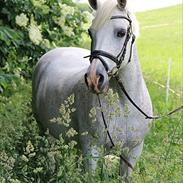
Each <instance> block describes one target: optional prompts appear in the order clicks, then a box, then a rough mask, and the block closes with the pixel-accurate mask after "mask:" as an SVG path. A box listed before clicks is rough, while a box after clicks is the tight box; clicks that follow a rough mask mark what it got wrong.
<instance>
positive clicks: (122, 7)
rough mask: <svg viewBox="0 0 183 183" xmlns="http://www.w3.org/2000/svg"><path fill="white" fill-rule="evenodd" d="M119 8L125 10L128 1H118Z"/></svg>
mask: <svg viewBox="0 0 183 183" xmlns="http://www.w3.org/2000/svg"><path fill="white" fill-rule="evenodd" d="M118 7H119V8H120V9H124V8H125V7H126V0H118Z"/></svg>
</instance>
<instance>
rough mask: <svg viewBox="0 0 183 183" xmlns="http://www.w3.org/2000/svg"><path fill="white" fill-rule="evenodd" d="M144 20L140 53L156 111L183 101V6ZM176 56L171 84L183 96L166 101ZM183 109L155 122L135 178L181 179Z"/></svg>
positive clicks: (150, 14) (140, 17) (146, 15)
mask: <svg viewBox="0 0 183 183" xmlns="http://www.w3.org/2000/svg"><path fill="white" fill-rule="evenodd" d="M137 17H138V20H139V22H140V30H141V31H140V32H141V33H140V37H139V39H138V41H137V44H138V53H139V58H140V61H141V66H142V70H143V72H144V77H145V80H146V83H147V85H148V88H149V92H150V95H151V98H152V101H153V105H154V111H155V113H156V114H158V113H166V111H167V110H170V109H172V108H175V107H176V106H178V105H181V104H182V101H183V99H182V97H183V96H182V91H183V79H182V78H183V47H182V41H183V29H182V28H183V26H182V23H183V21H182V6H180V5H178V6H174V7H170V8H164V9H159V10H153V11H148V12H143V13H138V14H137ZM169 59H171V60H172V64H171V79H170V87H171V88H172V89H174V90H175V91H176V92H177V93H180V94H181V97H176V95H175V94H172V93H171V94H170V98H169V101H168V103H167V104H166V103H165V97H166V91H165V90H166V89H165V88H162V87H159V86H158V85H156V84H154V81H157V82H159V83H161V84H163V85H166V80H167V70H168V60H169ZM182 114H183V113H179V114H176V115H174V116H172V117H171V118H164V119H162V120H158V121H157V122H155V123H154V126H153V128H152V130H151V133H150V134H149V135H148V136H147V138H146V139H145V146H144V151H143V155H142V158H141V159H140V161H139V163H138V165H137V169H136V171H135V173H134V179H133V180H134V181H133V182H134V183H135V182H145V183H146V182H149V183H150V182H151V183H153V182H154V183H156V182H161V183H170V182H171V183H173V182H176V183H181V182H183V176H182V173H181V172H182V165H181V162H182V150H183V149H182V147H181V144H182V135H183V134H182V130H183V127H182V123H183V115H182Z"/></svg>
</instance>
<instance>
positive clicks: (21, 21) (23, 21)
mask: <svg viewBox="0 0 183 183" xmlns="http://www.w3.org/2000/svg"><path fill="white" fill-rule="evenodd" d="M28 20H29V19H28V18H27V16H26V15H25V14H24V13H21V14H20V15H17V16H16V18H15V22H16V24H17V25H19V26H20V27H26V26H27V23H28Z"/></svg>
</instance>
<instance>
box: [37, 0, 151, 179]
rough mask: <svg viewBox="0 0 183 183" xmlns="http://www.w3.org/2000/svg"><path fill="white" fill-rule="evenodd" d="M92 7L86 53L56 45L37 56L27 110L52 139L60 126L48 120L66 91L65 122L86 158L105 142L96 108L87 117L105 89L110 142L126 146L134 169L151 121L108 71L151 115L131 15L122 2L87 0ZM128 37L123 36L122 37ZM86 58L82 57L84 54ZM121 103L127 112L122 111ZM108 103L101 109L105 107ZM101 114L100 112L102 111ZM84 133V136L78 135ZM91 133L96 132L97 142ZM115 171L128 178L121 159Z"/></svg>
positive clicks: (89, 164) (61, 131)
mask: <svg viewBox="0 0 183 183" xmlns="http://www.w3.org/2000/svg"><path fill="white" fill-rule="evenodd" d="M89 4H90V5H91V7H92V8H93V9H94V10H95V18H94V20H93V22H92V25H91V27H90V29H89V30H90V31H89V32H90V36H91V39H92V48H91V52H90V51H89V50H86V49H82V48H74V47H68V48H66V47H63V48H56V49H53V50H51V51H49V52H48V53H46V54H45V55H43V56H42V57H41V58H40V60H39V62H38V64H37V65H36V68H35V71H34V75H33V111H34V114H35V117H36V120H37V121H38V122H39V124H40V125H41V126H42V127H43V128H44V129H45V130H46V129H49V132H50V134H52V135H53V136H54V137H56V138H58V137H59V135H60V134H64V132H65V128H64V127H63V126H62V125H60V124H57V123H52V122H50V120H51V119H53V118H54V117H58V116H59V108H60V105H61V104H62V103H63V102H64V100H65V99H67V97H68V96H70V95H71V94H74V95H75V104H74V105H75V108H76V111H75V112H74V113H73V114H72V120H71V126H72V127H73V128H74V129H76V130H77V131H78V138H77V141H78V144H79V147H78V148H80V150H81V152H82V153H83V154H84V155H85V156H87V155H92V156H100V152H99V150H98V149H99V147H100V146H101V145H102V146H105V147H106V148H107V149H109V147H110V146H111V141H110V139H109V137H107V138H106V129H105V125H104V121H103V119H102V115H101V111H97V113H96V122H95V123H92V120H91V118H90V117H89V112H90V110H91V108H93V107H97V106H99V101H98V97H97V96H99V97H100V99H101V103H102V105H103V106H106V105H107V104H106V101H105V98H104V95H105V93H106V92H107V90H108V88H112V89H113V90H114V91H115V92H116V93H117V94H118V96H119V100H118V103H117V105H118V107H120V109H121V111H122V115H120V116H116V117H113V118H112V120H111V121H109V123H108V131H109V133H110V136H111V138H112V139H113V143H114V144H117V143H119V142H122V144H123V145H122V146H121V152H123V149H124V148H128V154H127V155H126V159H127V161H128V162H129V163H130V164H131V165H132V166H133V167H134V166H135V163H136V161H137V159H138V158H139V156H140V155H141V152H142V149H143V142H144V137H145V135H146V134H147V133H148V132H149V129H150V124H151V120H149V119H145V117H144V116H143V115H142V114H141V113H139V111H137V110H136V108H134V106H133V105H132V104H131V103H130V102H129V100H128V99H127V98H126V96H125V95H124V93H123V92H122V91H121V89H120V87H119V85H118V83H117V81H116V80H115V79H114V78H111V79H110V78H109V76H108V73H109V72H111V71H114V68H117V70H118V72H117V75H118V78H119V79H120V81H121V82H122V83H123V85H124V87H125V89H126V91H127V92H128V94H129V95H130V97H131V98H132V99H134V100H135V102H136V103H137V104H138V105H139V106H140V107H141V108H142V109H143V110H144V111H145V112H146V113H148V114H149V115H152V104H151V99H150V96H149V93H148V90H147V88H146V84H145V82H144V79H143V76H142V72H141V69H140V64H139V61H138V57H137V51H136V46H135V44H132V42H133V41H134V40H133V37H134V36H135V35H136V34H137V32H138V30H137V29H138V26H137V24H136V19H135V17H134V15H133V14H132V13H131V12H130V11H129V10H128V8H127V6H126V1H125V0H110V1H105V2H103V3H102V2H100V1H97V0H89ZM127 36H128V38H127ZM90 54H91V56H90V58H89V59H88V58H84V57H85V56H87V55H90ZM126 106H127V107H128V114H127V115H126V114H125V112H124V111H125V110H126ZM111 110H112V109H111V108H110V106H109V107H108V109H107V111H111ZM104 115H105V112H104ZM84 131H88V132H89V133H88V135H86V136H82V135H81V133H82V132H84ZM93 134H97V136H98V140H97V141H96V139H94V137H93ZM96 164H97V159H92V158H91V159H90V160H88V162H87V167H88V168H89V169H93V170H95V168H96ZM120 172H121V175H127V176H129V175H130V174H131V172H132V169H131V167H129V166H128V165H127V163H125V162H124V161H121V163H120Z"/></svg>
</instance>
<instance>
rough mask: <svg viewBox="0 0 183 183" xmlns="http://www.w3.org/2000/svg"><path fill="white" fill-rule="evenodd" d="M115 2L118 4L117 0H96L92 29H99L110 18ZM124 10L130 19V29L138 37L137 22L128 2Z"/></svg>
mask: <svg viewBox="0 0 183 183" xmlns="http://www.w3.org/2000/svg"><path fill="white" fill-rule="evenodd" d="M117 4H118V3H117V0H98V1H97V10H96V12H94V17H95V18H94V19H93V22H92V26H91V27H92V28H93V29H99V28H100V27H101V26H102V25H104V24H105V22H106V21H107V20H109V19H110V18H111V16H112V12H113V11H114V9H115V8H116V6H117ZM125 11H126V12H127V13H128V15H129V17H130V18H131V20H132V31H133V33H134V34H135V36H136V37H138V35H139V24H138V21H137V19H136V16H135V14H134V13H133V12H132V10H131V9H130V7H129V4H128V3H127V6H126V8H125Z"/></svg>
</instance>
